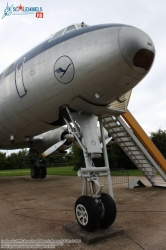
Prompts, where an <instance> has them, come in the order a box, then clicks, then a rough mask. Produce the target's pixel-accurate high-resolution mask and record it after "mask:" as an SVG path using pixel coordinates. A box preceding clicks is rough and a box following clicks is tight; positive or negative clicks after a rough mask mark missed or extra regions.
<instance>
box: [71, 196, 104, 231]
mask: <svg viewBox="0 0 166 250" xmlns="http://www.w3.org/2000/svg"><path fill="white" fill-rule="evenodd" d="M81 213H82V214H81ZM83 213H84V215H83ZM75 216H76V219H77V221H78V224H79V225H80V226H81V228H83V229H84V230H86V231H88V232H93V231H95V230H96V229H97V228H99V227H100V224H101V210H100V208H99V206H98V204H97V203H96V202H95V199H94V198H93V197H90V196H87V195H83V196H80V197H79V198H78V199H77V200H76V203H75Z"/></svg>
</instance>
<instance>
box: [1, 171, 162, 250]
mask: <svg viewBox="0 0 166 250" xmlns="http://www.w3.org/2000/svg"><path fill="white" fill-rule="evenodd" d="M81 186H82V180H81V179H78V178H77V177H60V176H49V177H47V179H46V180H31V179H30V178H29V177H3V178H2V177H1V178H0V240H1V243H3V242H4V240H5V239H8V240H12V239H22V240H23V239H26V240H28V241H29V240H39V239H45V240H48V239H50V240H54V241H57V240H61V239H70V240H72V239H73V237H72V236H71V235H70V234H68V233H67V232H66V231H65V230H64V229H63V225H64V224H66V223H70V222H73V221H76V220H75V217H74V213H73V206H74V203H75V200H76V198H77V197H78V196H79V195H80V190H81ZM114 196H115V200H116V203H117V209H118V214H117V219H116V222H115V225H116V226H120V227H122V228H124V230H125V233H124V234H122V235H119V236H115V237H113V238H111V239H109V240H106V241H103V242H100V243H97V244H94V245H86V244H84V243H73V244H72V243H70V244H69V243H64V246H57V247H56V249H60V250H61V249H78V250H82V249H87V250H91V249H95V250H99V249H104V250H107V249H111V250H119V249H123V250H124V249H126V250H140V249H146V250H165V249H166V190H165V189H161V188H151V187H150V186H149V187H147V188H136V189H134V190H129V189H127V184H123V185H114ZM73 240H75V239H73ZM61 243H62V242H61ZM1 248H2V245H1ZM34 249H35V248H34ZM47 249H49V248H47Z"/></svg>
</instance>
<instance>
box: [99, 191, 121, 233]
mask: <svg viewBox="0 0 166 250" xmlns="http://www.w3.org/2000/svg"><path fill="white" fill-rule="evenodd" d="M101 202H102V204H103V206H104V216H103V218H102V219H101V224H100V227H101V228H107V227H109V226H111V225H112V224H113V223H114V221H115V219H116V213H117V210H116V204H115V201H114V199H113V198H112V197H111V196H110V195H109V194H107V193H101Z"/></svg>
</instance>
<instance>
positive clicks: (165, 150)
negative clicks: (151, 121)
mask: <svg viewBox="0 0 166 250" xmlns="http://www.w3.org/2000/svg"><path fill="white" fill-rule="evenodd" d="M150 138H151V140H152V141H153V143H154V144H155V145H156V147H157V148H158V149H159V150H160V152H161V153H162V155H163V156H164V157H165V158H166V130H161V129H159V130H158V131H157V132H151V133H150Z"/></svg>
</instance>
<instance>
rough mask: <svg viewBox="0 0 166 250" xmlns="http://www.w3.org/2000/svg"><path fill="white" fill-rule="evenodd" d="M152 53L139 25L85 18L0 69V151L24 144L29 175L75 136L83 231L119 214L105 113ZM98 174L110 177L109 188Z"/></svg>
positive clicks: (145, 68)
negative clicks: (98, 162) (31, 160)
mask: <svg viewBox="0 0 166 250" xmlns="http://www.w3.org/2000/svg"><path fill="white" fill-rule="evenodd" d="M154 57H155V47H154V44H153V42H152V40H151V38H150V37H149V36H148V35H147V34H146V33H144V32H143V31H142V30H140V29H138V28H136V27H133V26H130V25H125V24H99V25H92V26H89V25H86V24H85V23H84V22H82V23H80V24H72V25H70V26H68V27H66V28H64V29H62V30H60V31H58V32H56V33H55V34H53V35H51V37H49V38H47V39H46V40H45V41H44V42H42V43H40V44H39V45H37V46H36V47H34V48H33V49H31V50H30V51H28V52H27V53H25V54H24V55H23V56H21V57H20V58H19V59H17V60H16V61H15V62H13V63H12V64H11V65H10V66H9V67H8V68H7V69H6V70H4V71H3V72H2V73H1V74H0V149H20V148H29V154H30V155H33V156H34V157H36V158H35V159H36V160H35V161H36V162H35V164H32V166H31V177H32V178H34V179H37V178H45V177H46V174H47V171H46V168H45V166H43V165H42V164H41V163H40V157H41V156H43V157H47V156H48V155H50V154H52V153H55V152H65V151H66V150H67V149H69V148H70V147H71V146H72V145H73V143H75V142H77V144H79V146H80V148H81V149H82V150H83V154H84V159H85V168H81V170H80V171H79V172H78V175H79V176H81V177H82V178H84V183H83V188H82V195H81V196H80V197H79V198H78V199H77V201H76V203H75V215H76V219H77V221H78V224H79V225H80V226H81V227H82V228H83V229H84V230H86V231H89V232H92V231H95V230H96V229H97V228H99V227H101V228H107V227H109V226H110V225H112V224H113V222H114V221H115V218H116V204H115V201H114V198H113V191H112V183H111V178H110V172H109V163H108V157H107V148H106V144H107V143H108V141H109V140H110V139H109V135H106V136H105V131H104V128H103V124H102V117H103V116H104V115H106V114H108V115H109V114H114V113H115V112H118V111H117V110H114V109H113V108H112V104H113V103H114V102H118V103H123V102H124V101H125V99H124V100H122V98H121V97H122V96H123V95H125V94H126V93H129V92H131V90H132V89H133V88H134V87H135V86H136V85H137V84H138V83H139V82H140V81H141V80H142V79H143V78H144V77H145V76H146V75H147V73H148V72H149V70H150V68H151V66H152V64H153V62H154ZM98 123H99V124H100V136H99V134H98V132H99V131H98V128H97V124H98ZM65 124H66V125H67V128H66V127H64V125H65ZM102 154H103V155H104V160H105V166H104V167H95V166H94V164H93V159H94V158H97V157H100V156H101V155H102ZM100 176H106V177H107V179H108V183H109V194H108V193H104V192H102V188H103V184H101V182H100V181H99V177H100Z"/></svg>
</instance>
